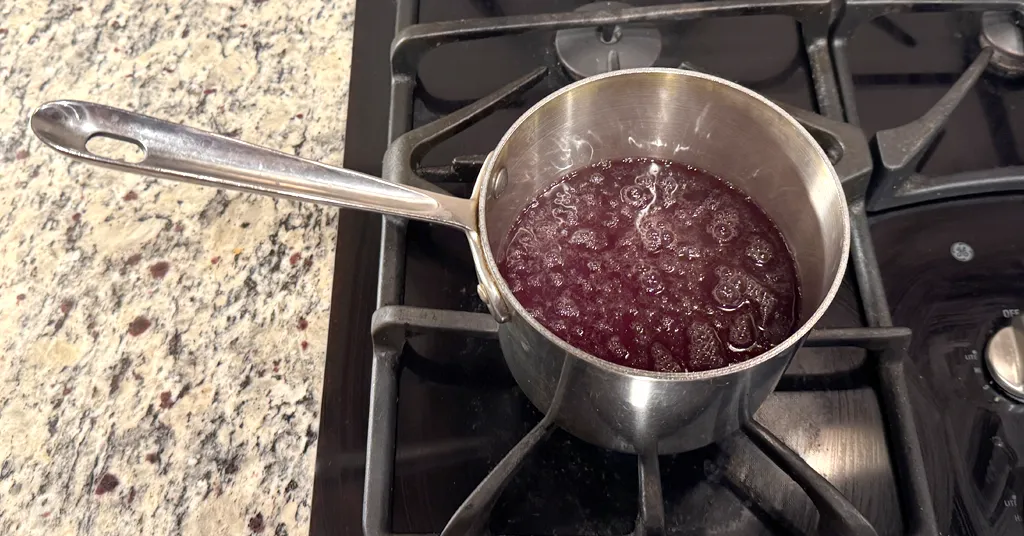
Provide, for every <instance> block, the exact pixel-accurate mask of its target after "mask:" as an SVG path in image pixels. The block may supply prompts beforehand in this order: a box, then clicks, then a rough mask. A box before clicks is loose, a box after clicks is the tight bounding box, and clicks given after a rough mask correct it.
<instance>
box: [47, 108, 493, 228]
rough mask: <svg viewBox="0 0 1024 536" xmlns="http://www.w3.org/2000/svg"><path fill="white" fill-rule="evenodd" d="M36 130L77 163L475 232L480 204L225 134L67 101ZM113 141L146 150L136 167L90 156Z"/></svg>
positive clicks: (119, 161)
mask: <svg viewBox="0 0 1024 536" xmlns="http://www.w3.org/2000/svg"><path fill="white" fill-rule="evenodd" d="M30 124H31V126H32V131H33V132H35V134H36V136H38V137H39V139H41V140H42V141H43V142H44V143H46V144H47V145H49V146H50V147H52V148H54V149H56V150H57V151H59V152H61V153H64V154H65V155H68V156H70V157H72V158H75V159H78V160H82V161H85V162H89V163H92V164H97V165H101V166H105V167H109V168H113V169H116V170H120V171H127V172H131V173H139V174H142V175H151V176H154V177H162V178H169V179H174V180H179V181H184V182H191V183H196V184H201V185H204V186H213V187H215V188H226V189H231V190H241V191H245V192H253V193H258V194H264V195H271V196H276V197H284V198H288V199H294V200H298V201H308V202H311V203H321V204H327V205H333V206H338V207H344V208H353V209H359V210H368V211H372V212H380V213H382V214H389V215H393V216H401V217H405V218H413V219H417V220H424V221H428V222H433V223H441V224H444V225H450V226H452V227H457V228H459V229H462V230H464V231H466V232H467V233H471V235H472V234H474V233H476V203H475V201H474V200H472V199H462V198H458V197H453V196H447V195H443V194H438V193H434V192H429V191H426V190H422V189H419V188H414V187H412V186H405V185H401V184H394V183H391V182H387V181H385V180H383V179H379V178H377V177H373V176H371V175H367V174H365V173H360V172H358V171H352V170H350V169H343V168H336V167H333V166H328V165H325V164H321V163H318V162H312V161H309V160H305V159H302V158H299V157H297V156H292V155H288V154H285V153H281V152H278V151H274V150H272V149H267V148H263V147H259V146H256V145H252V144H250V143H246V142H243V141H239V140H235V139H232V138H228V137H226V136H221V135H218V134H213V133H210V132H205V131H202V130H198V129H194V128H190V127H186V126H183V125H178V124H175V123H171V122H168V121H163V120H160V119H155V118H152V117H148V116H145V115H142V114H137V113H133V112H129V111H126V110H120V109H117V108H112V107H109V106H104V105H101V104H94V103H89V102H82V101H71V100H61V101H53V102H48V103H46V104H43V105H42V106H40V107H39V108H38V109H36V110H35V112H33V113H32V117H31V120H30ZM97 137H106V138H112V139H114V140H119V141H122V142H128V143H131V144H132V145H135V146H136V147H138V148H139V149H141V150H142V152H143V157H142V158H141V160H139V161H137V162H129V161H127V160H122V159H119V158H110V157H107V156H102V155H99V154H96V153H95V152H93V151H90V150H89V149H88V148H87V145H88V144H89V141H90V140H92V139H93V138H97Z"/></svg>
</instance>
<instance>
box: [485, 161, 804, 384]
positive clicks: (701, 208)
mask: <svg viewBox="0 0 1024 536" xmlns="http://www.w3.org/2000/svg"><path fill="white" fill-rule="evenodd" d="M507 244H508V247H507V249H506V251H505V255H504V258H502V259H501V261H500V262H499V269H500V270H501V274H502V275H503V276H504V278H505V280H506V281H507V282H508V284H509V286H510V287H511V288H512V292H513V293H514V294H515V296H516V298H518V299H519V302H520V303H522V305H523V306H524V307H526V309H527V310H528V311H529V312H530V314H531V315H533V317H534V318H536V319H537V320H538V321H539V322H540V323H541V324H543V325H544V326H545V327H547V328H548V329H549V330H551V331H552V332H553V333H554V334H556V335H558V336H559V337H560V338H562V339H563V340H565V341H566V342H568V343H569V344H571V345H573V346H575V347H577V348H579V349H581V350H584V351H586V352H589V353H591V354H593V355H595V356H597V357H600V358H601V359H605V360H607V361H611V362H612V363H618V364H620V365H625V366H627V367H633V368H638V369H646V370H654V371H661V372H683V371H699V370H709V369H715V368H719V367H724V366H727V365H730V364H733V363H737V362H740V361H744V360H747V359H750V358H752V357H755V356H757V355H759V354H761V353H763V352H765V351H766V350H768V349H770V348H772V347H773V346H775V345H776V344H779V343H780V342H782V341H783V340H784V339H786V337H788V336H789V335H790V334H792V333H793V330H794V329H795V327H796V323H797V316H798V314H799V302H800V284H799V279H798V277H797V272H796V265H795V263H794V261H793V257H792V254H791V253H790V251H789V248H788V247H787V245H786V242H785V240H784V239H783V237H782V233H781V232H779V229H778V227H776V226H775V223H774V222H772V220H771V219H769V218H768V215H767V214H765V213H764V211H763V210H761V208H760V207H759V206H757V205H756V204H755V203H754V202H753V201H752V200H751V199H750V198H749V197H747V196H746V195H744V194H743V193H742V192H740V191H739V190H736V189H735V188H733V187H732V186H731V185H729V184H728V183H727V182H725V181H723V180H721V179H719V178H718V177H715V176H714V175H711V174H709V173H707V172H705V171H702V170H699V169H695V168H692V167H688V166H685V165H682V164H679V163H676V162H671V161H668V160H656V159H650V158H626V159H623V160H616V161H609V160H605V161H601V162H599V163H597V164H594V165H592V166H589V167H586V168H583V169H579V170H577V171H574V172H572V173H569V174H568V175H566V176H565V177H563V178H562V179H561V180H560V181H558V182H557V183H555V184H554V185H553V186H552V187H551V188H550V189H548V190H547V191H546V192H544V193H543V194H541V195H540V196H539V197H538V198H536V199H535V200H534V201H533V202H531V203H530V204H529V205H528V206H527V207H526V209H525V210H523V212H522V213H521V214H520V215H519V219H518V220H517V221H516V223H515V224H514V225H513V226H512V228H511V229H510V230H509V235H508V238H507Z"/></svg>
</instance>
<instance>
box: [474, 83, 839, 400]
mask: <svg viewBox="0 0 1024 536" xmlns="http://www.w3.org/2000/svg"><path fill="white" fill-rule="evenodd" d="M646 73H651V74H659V75H666V74H667V75H672V76H687V77H693V78H701V79H704V80H707V81H710V82H713V83H717V84H722V85H724V86H727V87H729V88H731V89H734V90H736V91H739V92H741V93H744V94H746V95H747V96H749V97H751V98H753V99H754V100H756V101H757V102H759V103H761V104H762V105H764V106H767V107H768V108H770V109H771V110H772V111H774V112H775V113H776V114H778V115H779V116H780V117H781V118H783V119H784V120H785V121H787V122H788V123H790V124H791V125H793V126H794V127H796V128H797V132H798V133H799V135H800V136H802V137H803V139H804V141H805V142H806V143H807V144H809V145H810V146H811V147H813V150H814V151H815V153H816V154H817V155H818V158H820V159H821V161H822V162H824V163H825V164H826V168H827V169H828V172H829V175H830V176H831V177H832V184H833V187H834V188H835V189H836V192H838V195H839V199H840V200H841V203H842V205H843V208H844V209H845V210H844V212H846V213H847V214H849V206H848V204H847V201H846V195H845V193H844V191H843V185H842V183H841V182H840V180H839V176H838V175H837V174H836V171H835V168H834V167H833V166H832V162H831V161H830V160H829V159H828V156H827V155H826V154H825V151H824V150H823V149H822V148H821V146H820V145H818V143H817V142H816V141H815V140H814V138H813V137H812V136H811V134H810V133H809V132H807V129H805V128H804V127H803V125H801V124H800V123H799V122H798V121H797V120H796V119H795V118H793V116H791V115H790V114H788V113H786V112H785V110H783V109H782V108H780V107H779V106H778V105H776V104H775V103H774V102H772V101H770V100H768V99H766V98H765V97H763V96H761V95H759V94H758V93H756V92H754V91H752V90H750V89H747V88H745V87H743V86H741V85H739V84H736V83H735V82H731V81H729V80H725V79H723V78H720V77H717V76H712V75H708V74H704V73H699V72H694V71H686V70H682V69H672V68H663V67H645V68H637V69H622V70H618V71H612V72H608V73H604V74H600V75H595V76H591V77H588V78H584V79H582V80H579V81H576V82H574V83H572V84H569V85H567V86H565V87H563V88H561V89H559V90H558V91H555V92H554V93H552V94H550V95H548V96H547V97H545V98H543V99H542V100H541V101H540V102H538V103H537V104H534V105H533V106H532V107H530V109H529V110H527V111H526V112H524V113H523V114H522V115H521V116H520V117H519V119H517V120H516V122H515V123H513V124H512V126H511V127H509V129H508V130H507V131H506V132H505V135H504V136H502V138H501V141H500V142H498V145H497V146H496V147H495V148H494V151H493V152H492V153H491V154H492V157H491V158H488V159H487V160H486V161H485V163H484V167H483V169H481V170H480V176H479V177H478V179H477V187H478V188H479V192H477V195H476V196H475V197H477V199H478V204H477V234H478V237H477V240H478V241H479V243H480V245H481V249H482V250H483V251H482V253H483V256H484V260H485V262H486V264H487V271H488V272H489V273H490V275H491V279H492V281H491V283H493V284H494V285H495V286H496V287H497V290H498V293H499V295H500V298H501V299H502V300H503V301H504V302H505V305H506V306H507V308H508V309H511V310H512V311H514V313H513V314H514V315H517V316H520V317H522V318H523V319H524V320H525V321H526V323H527V324H529V326H530V327H532V328H533V329H535V330H537V331H538V332H540V333H541V334H542V335H544V336H545V337H546V338H547V339H549V340H551V341H552V342H554V343H555V344H556V345H558V346H559V347H560V348H561V349H562V350H564V351H565V352H566V354H568V355H571V356H575V357H577V358H579V359H581V360H583V361H586V362H587V363H589V364H591V365H593V366H596V367H598V368H601V369H604V370H606V371H608V372H611V373H614V374H619V375H624V376H629V377H633V378H647V379H650V380H659V381H699V380H708V379H714V378H719V377H724V376H729V375H731V374H733V373H737V372H741V371H744V370H747V369H751V368H754V367H756V366H758V365H760V364H761V363H764V362H766V361H769V360H771V359H773V358H775V357H777V356H779V355H782V354H785V353H787V352H788V351H789V350H790V349H792V348H794V347H798V346H799V345H800V344H801V343H802V341H803V339H804V338H805V337H806V336H807V334H808V333H810V331H811V330H812V329H814V326H815V325H816V324H817V323H818V321H819V320H820V319H821V317H822V315H824V314H825V311H826V310H827V309H828V308H829V307H830V306H831V305H832V301H833V300H834V299H835V296H836V294H837V293H838V292H839V287H840V285H841V284H842V282H843V278H844V276H845V274H846V267H847V262H848V260H849V252H850V218H849V216H848V215H847V217H845V218H843V222H842V229H843V236H842V252H843V255H842V256H841V258H840V260H839V267H838V269H837V270H836V275H835V277H834V278H833V281H832V285H831V286H830V287H829V289H828V291H827V292H826V293H825V295H824V297H822V300H821V303H820V304H819V305H818V307H817V309H815V310H814V313H813V314H811V316H810V317H808V318H807V320H805V321H804V322H803V324H801V325H800V327H799V328H798V329H797V330H796V331H794V332H793V334H792V335H790V336H789V337H787V338H786V339H785V340H784V341H782V342H781V343H779V344H778V345H776V346H775V347H774V348H772V349H771V350H769V351H767V352H764V353H762V354H760V355H758V356H756V357H753V358H751V359H748V360H746V361H741V362H739V363H734V364H732V365H729V366H726V367H721V368H717V369H711V370H704V371H699V372H656V371H650V370H643V369H636V368H632V367H626V366H623V365H617V364H615V363H611V362H609V361H605V360H604V359H601V358H599V357H597V356H595V355H593V354H590V353H588V352H584V351H583V350H580V349H578V348H576V347H575V346H573V345H571V344H569V343H567V342H565V341H564V340H562V339H561V338H560V337H558V336H557V335H555V334H554V333H552V332H551V331H549V330H548V329H547V328H546V327H544V326H543V325H542V324H541V323H540V322H538V321H537V320H536V319H535V318H533V315H531V314H530V313H529V312H528V311H527V310H526V309H525V308H524V307H523V305H522V304H521V303H519V300H518V299H517V298H516V297H515V294H513V293H512V289H511V288H509V286H508V284H507V283H506V282H505V278H504V277H503V276H502V275H501V272H500V271H499V270H498V265H497V262H496V260H495V258H494V253H493V251H492V248H491V244H490V240H489V239H488V233H487V219H486V217H485V213H486V209H487V200H488V199H489V197H490V195H489V194H490V189H491V186H492V177H493V173H494V161H495V158H494V157H493V156H496V155H498V154H499V153H500V152H501V150H502V149H503V148H504V147H505V145H506V144H507V143H508V141H509V139H510V138H511V137H512V135H513V134H514V133H515V132H516V130H518V129H519V128H520V127H521V126H522V124H523V123H524V122H526V121H527V120H528V119H529V118H530V117H531V116H532V115H533V114H534V113H535V112H536V111H537V110H539V109H540V108H543V107H544V106H545V105H547V104H548V103H549V102H551V101H552V100H554V99H557V98H559V97H561V96H562V95H563V94H565V93H568V92H570V91H572V90H574V89H576V88H579V87H582V86H585V85H587V84H591V83H595V82H598V81H600V80H603V79H605V78H611V77H615V76H629V75H637V74H646Z"/></svg>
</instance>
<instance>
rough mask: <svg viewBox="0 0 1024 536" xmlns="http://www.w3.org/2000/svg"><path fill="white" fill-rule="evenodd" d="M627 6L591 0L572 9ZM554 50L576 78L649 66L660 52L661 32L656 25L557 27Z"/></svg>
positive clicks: (601, 8)
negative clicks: (589, 2)
mask: <svg viewBox="0 0 1024 536" xmlns="http://www.w3.org/2000/svg"><path fill="white" fill-rule="evenodd" d="M628 7H631V6H630V5H629V4H625V3H622V2H594V3H592V4H587V5H584V6H582V7H580V8H578V9H577V10H576V11H580V12H587V11H601V10H612V9H623V8H628ZM555 51H556V52H557V53H558V59H559V60H561V62H562V65H564V66H565V69H566V70H567V71H569V73H570V74H571V75H572V76H574V77H576V78H585V77H587V76H593V75H595V74H601V73H606V72H608V71H615V70H618V69H632V68H636V67H650V66H652V65H654V62H655V61H657V59H658V55H659V54H661V32H659V31H658V30H657V29H656V28H649V27H646V28H645V27H638V26H630V25H619V24H616V25H614V26H612V27H600V28H572V29H569V30H559V31H558V32H556V33H555Z"/></svg>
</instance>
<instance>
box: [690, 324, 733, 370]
mask: <svg viewBox="0 0 1024 536" xmlns="http://www.w3.org/2000/svg"><path fill="white" fill-rule="evenodd" d="M687 335H689V337H690V348H689V351H690V363H691V364H692V366H693V367H695V368H696V369H697V370H707V369H713V368H718V367H721V366H722V365H724V364H725V358H724V356H723V355H722V343H721V341H719V340H718V334H717V333H716V332H715V330H714V328H712V327H711V326H710V325H708V324H705V323H703V322H696V323H694V324H693V325H691V326H690V329H689V330H687Z"/></svg>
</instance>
